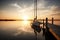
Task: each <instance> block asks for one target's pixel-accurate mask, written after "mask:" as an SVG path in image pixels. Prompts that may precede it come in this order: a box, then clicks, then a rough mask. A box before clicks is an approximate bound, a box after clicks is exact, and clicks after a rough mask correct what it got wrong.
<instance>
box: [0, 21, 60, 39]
mask: <svg viewBox="0 0 60 40" xmlns="http://www.w3.org/2000/svg"><path fill="white" fill-rule="evenodd" d="M31 23H32V22H31V21H0V37H1V38H5V39H6V38H7V37H9V38H10V39H12V38H13V37H14V39H17V38H18V39H21V40H24V39H26V40H34V39H35V34H34V31H33V29H32V28H31ZM49 23H51V21H50V22H49ZM54 24H56V25H60V21H54ZM41 34H42V32H41ZM5 36H6V37H5ZM39 37H40V38H42V35H40V36H39ZM41 40H43V39H41Z"/></svg>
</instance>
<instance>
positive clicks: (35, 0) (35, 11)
mask: <svg viewBox="0 0 60 40" xmlns="http://www.w3.org/2000/svg"><path fill="white" fill-rule="evenodd" d="M34 17H36V18H37V0H34Z"/></svg>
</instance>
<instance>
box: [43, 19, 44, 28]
mask: <svg viewBox="0 0 60 40" xmlns="http://www.w3.org/2000/svg"><path fill="white" fill-rule="evenodd" d="M43 28H44V19H43Z"/></svg>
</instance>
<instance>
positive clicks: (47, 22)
mask: <svg viewBox="0 0 60 40" xmlns="http://www.w3.org/2000/svg"><path fill="white" fill-rule="evenodd" d="M46 29H47V30H48V29H49V28H48V18H46Z"/></svg>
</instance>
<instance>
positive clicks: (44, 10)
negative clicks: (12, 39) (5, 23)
mask: <svg viewBox="0 0 60 40" xmlns="http://www.w3.org/2000/svg"><path fill="white" fill-rule="evenodd" d="M37 11H38V12H37V15H38V18H39V19H45V18H46V17H48V18H49V19H51V18H52V17H54V18H55V19H60V18H59V17H60V0H37ZM23 16H27V17H28V18H29V19H33V18H34V0H0V19H23Z"/></svg>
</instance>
